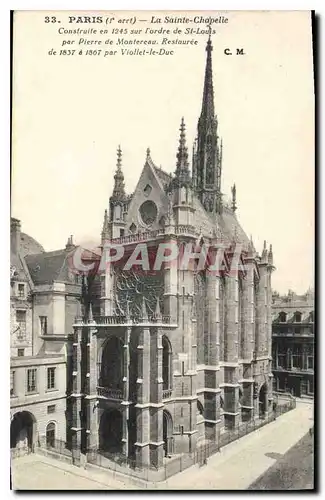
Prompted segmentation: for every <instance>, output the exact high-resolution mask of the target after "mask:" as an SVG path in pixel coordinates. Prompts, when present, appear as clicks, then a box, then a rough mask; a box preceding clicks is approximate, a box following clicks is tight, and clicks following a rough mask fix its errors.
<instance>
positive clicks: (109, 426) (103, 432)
mask: <svg viewBox="0 0 325 500" xmlns="http://www.w3.org/2000/svg"><path fill="white" fill-rule="evenodd" d="M122 437H123V417H122V414H121V412H119V411H118V410H106V411H104V413H103V415H102V418H101V419H100V426H99V449H100V450H101V451H107V452H110V453H121V452H122V445H123V443H122Z"/></svg>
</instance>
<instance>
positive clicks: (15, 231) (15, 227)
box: [10, 217, 21, 255]
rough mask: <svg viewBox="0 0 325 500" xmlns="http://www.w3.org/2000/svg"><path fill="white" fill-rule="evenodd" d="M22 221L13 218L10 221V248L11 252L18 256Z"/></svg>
mask: <svg viewBox="0 0 325 500" xmlns="http://www.w3.org/2000/svg"><path fill="white" fill-rule="evenodd" d="M20 231H21V226H20V220H18V219H14V218H13V217H11V219H10V247H11V252H12V253H14V254H15V255H18V253H19V251H20Z"/></svg>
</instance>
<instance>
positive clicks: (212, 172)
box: [192, 26, 222, 213]
mask: <svg viewBox="0 0 325 500" xmlns="http://www.w3.org/2000/svg"><path fill="white" fill-rule="evenodd" d="M212 50H213V47H212V41H211V26H209V38H208V41H207V44H206V54H207V55H206V64H205V76H204V87H203V98H202V108H201V114H200V118H199V120H198V127H197V131H198V135H197V146H196V151H195V152H194V155H193V169H192V172H193V184H194V186H195V189H196V191H197V194H198V197H199V198H200V201H201V203H202V204H203V206H204V207H205V209H206V210H207V211H208V212H214V213H215V212H221V155H222V146H221V145H220V143H219V136H218V120H217V117H216V116H215V111H214V92H213V78H212Z"/></svg>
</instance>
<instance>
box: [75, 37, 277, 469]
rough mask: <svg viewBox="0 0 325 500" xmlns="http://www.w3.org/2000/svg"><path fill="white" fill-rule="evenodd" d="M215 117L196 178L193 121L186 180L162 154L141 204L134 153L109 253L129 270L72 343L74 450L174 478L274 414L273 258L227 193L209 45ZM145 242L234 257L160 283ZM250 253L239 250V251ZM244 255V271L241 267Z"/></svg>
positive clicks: (180, 166) (99, 286)
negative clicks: (174, 470) (139, 259)
mask: <svg viewBox="0 0 325 500" xmlns="http://www.w3.org/2000/svg"><path fill="white" fill-rule="evenodd" d="M206 52H207V58H206V68H205V81H204V91H203V100H202V110H201V115H200V118H199V121H198V128H197V132H198V135H197V139H196V141H195V145H194V148H193V158H192V175H191V174H190V169H189V159H188V151H187V147H186V138H185V124H184V120H183V119H182V122H181V127H180V139H179V147H178V152H177V162H176V170H175V173H174V175H170V174H168V173H166V172H164V171H163V170H161V169H160V168H158V167H156V166H155V164H154V162H153V161H152V159H151V155H150V151H149V150H147V157H146V161H145V165H144V167H143V170H142V173H141V176H140V178H139V181H138V184H137V186H136V189H135V191H134V193H133V194H132V195H126V192H125V186H124V176H123V171H122V152H121V150H120V148H119V149H118V160H117V170H116V173H115V176H114V190H113V193H112V196H111V198H110V203H109V210H106V211H105V216H104V224H103V230H102V249H103V250H104V248H105V242H107V241H109V242H110V243H113V244H114V245H118V244H120V245H123V248H124V257H123V258H122V259H120V260H119V261H117V262H114V263H112V264H111V265H110V266H109V268H107V269H104V270H103V271H102V274H101V276H99V277H98V276H97V277H96V278H94V279H93V285H92V286H90V285H89V283H90V280H89V279H88V288H87V287H86V286H85V290H84V300H83V302H84V303H83V310H81V311H80V314H79V315H78V317H77V318H76V321H75V325H74V333H73V334H72V335H71V336H70V347H71V349H70V352H71V353H72V356H71V365H70V374H69V377H68V379H69V381H70V382H69V385H70V386H69V387H68V393H69V394H70V395H69V397H68V403H67V415H68V426H69V429H70V439H71V442H72V447H73V449H79V450H81V452H87V451H89V450H98V451H100V452H107V453H112V454H117V455H118V454H122V455H124V456H126V457H128V458H130V459H134V460H135V461H136V462H137V464H138V465H139V466H146V465H149V464H155V465H156V466H157V467H160V466H161V465H162V464H163V462H164V457H165V456H170V455H173V454H178V453H182V452H190V451H193V450H195V449H196V448H197V446H199V445H200V443H202V442H203V441H207V440H210V441H211V440H212V441H216V440H217V439H218V435H220V433H222V432H224V431H225V430H227V429H233V428H235V427H236V426H237V425H238V424H239V423H241V422H243V421H246V422H247V421H251V420H253V419H259V418H263V417H265V416H266V415H267V414H268V412H269V411H271V407H272V371H271V367H272V361H271V274H272V271H273V269H274V267H273V255H272V247H270V249H269V250H267V248H266V244H264V248H263V251H262V254H261V255H258V254H257V252H256V251H255V248H254V245H253V243H252V241H251V240H250V239H248V238H247V236H246V234H245V233H244V231H243V229H242V228H241V226H240V225H239V222H238V220H237V217H236V213H235V212H236V208H237V207H236V188H235V186H234V187H233V189H232V203H230V204H228V203H226V202H225V201H224V198H223V195H222V192H221V170H222V142H221V140H220V138H219V135H218V121H217V118H216V116H215V112H214V93H213V80H212V43H211V40H210V39H209V40H208V43H207V47H206ZM139 243H143V245H145V247H146V248H147V249H148V253H149V257H150V256H152V255H155V254H156V252H157V248H158V245H160V244H161V243H165V244H171V245H172V244H175V245H177V247H178V248H181V247H183V248H184V245H186V244H188V243H191V244H193V248H197V246H202V245H209V255H211V252H212V254H214V255H215V254H216V253H217V250H218V247H219V246H220V245H221V244H222V245H224V246H225V247H226V250H225V254H224V259H223V266H222V267H221V269H220V270H219V271H218V272H214V273H210V272H208V270H207V269H205V268H203V269H200V270H198V269H197V266H195V260H194V259H192V260H191V261H190V264H189V265H188V266H185V267H184V268H180V267H179V266H178V265H175V264H174V263H172V262H165V263H164V266H163V267H162V269H158V270H156V271H147V272H145V271H143V270H141V272H140V271H139V270H138V268H137V267H136V266H133V267H131V268H128V267H127V266H125V262H126V259H127V258H128V257H129V256H130V255H131V254H132V252H133V251H134V248H135V247H136V245H138V244H139ZM236 244H237V245H236ZM238 244H240V249H241V250H240V255H239V265H238V266H237V267H236V270H235V271H234V270H233V269H230V268H231V262H232V259H233V257H234V252H235V249H236V248H238Z"/></svg>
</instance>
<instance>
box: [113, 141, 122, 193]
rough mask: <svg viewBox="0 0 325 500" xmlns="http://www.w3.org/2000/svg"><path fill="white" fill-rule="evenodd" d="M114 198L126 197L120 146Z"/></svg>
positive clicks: (119, 148)
mask: <svg viewBox="0 0 325 500" xmlns="http://www.w3.org/2000/svg"><path fill="white" fill-rule="evenodd" d="M112 199H113V200H124V199H125V187H124V175H123V172H122V150H121V147H120V146H119V147H118V148H117V163H116V172H115V175H114V189H113V195H112Z"/></svg>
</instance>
